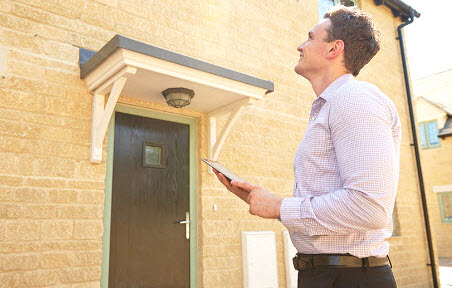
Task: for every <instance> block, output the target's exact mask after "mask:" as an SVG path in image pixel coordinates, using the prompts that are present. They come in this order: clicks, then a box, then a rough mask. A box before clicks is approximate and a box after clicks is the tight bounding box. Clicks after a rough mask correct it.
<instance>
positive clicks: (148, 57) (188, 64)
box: [80, 35, 274, 163]
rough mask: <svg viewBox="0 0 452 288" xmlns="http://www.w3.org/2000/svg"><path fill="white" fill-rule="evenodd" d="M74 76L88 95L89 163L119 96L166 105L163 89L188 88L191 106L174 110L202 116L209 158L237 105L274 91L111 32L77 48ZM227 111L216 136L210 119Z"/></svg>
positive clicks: (270, 86)
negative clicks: (95, 45)
mask: <svg viewBox="0 0 452 288" xmlns="http://www.w3.org/2000/svg"><path fill="white" fill-rule="evenodd" d="M80 78H81V79H84V81H85V82H86V85H87V88H88V90H89V92H90V93H91V94H93V117H92V131H91V162H95V163H98V162H100V161H101V160H102V143H103V140H104V137H105V133H106V130H107V126H108V123H109V121H110V118H111V115H112V113H113V111H114V108H115V106H116V103H117V101H118V98H119V96H120V95H121V94H124V95H127V97H131V98H137V99H142V100H147V101H150V102H154V103H159V104H162V105H167V104H166V101H165V98H164V97H163V96H162V91H164V90H166V89H167V88H177V87H183V88H188V89H191V90H193V91H194V92H195V97H194V98H193V99H192V101H191V104H190V105H189V106H187V108H180V109H190V110H195V111H199V112H203V113H206V114H207V116H208V118H209V133H210V136H209V140H210V145H209V158H211V159H216V158H217V157H218V154H219V151H220V149H221V146H222V143H223V142H224V139H225V138H226V137H227V134H228V133H229V131H230V129H231V127H232V125H233V123H234V121H235V120H236V116H237V115H238V112H239V111H240V109H241V107H243V106H244V105H248V104H250V103H251V102H252V101H254V100H256V99H262V97H263V96H264V95H265V94H266V93H269V92H273V90H274V85H273V82H271V81H266V80H262V79H259V78H256V77H253V76H250V75H246V74H243V73H240V72H236V71H233V70H230V69H226V68H223V67H220V66H216V65H213V64H210V63H207V62H203V61H200V60H197V59H194V58H191V57H188V56H184V55H181V54H178V53H174V52H171V51H168V50H165V49H161V48H158V47H155V46H152V45H149V44H145V43H142V42H139V41H136V40H133V39H129V38H126V37H124V36H121V35H116V36H114V37H113V38H112V39H111V40H110V41H109V42H108V43H107V44H105V46H103V47H102V48H101V49H100V50H99V51H98V52H93V51H89V50H86V49H80ZM106 96H108V101H107V103H106V104H105V99H106ZM229 112H232V113H231V114H230V117H229V119H228V121H227V123H226V125H225V127H223V129H222V131H221V133H220V134H219V135H218V136H219V137H218V139H217V135H216V133H215V132H214V131H216V127H215V123H216V122H215V117H216V116H218V115H222V114H224V113H229Z"/></svg>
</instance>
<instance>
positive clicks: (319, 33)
mask: <svg viewBox="0 0 452 288" xmlns="http://www.w3.org/2000/svg"><path fill="white" fill-rule="evenodd" d="M330 25H331V21H330V19H323V20H322V21H320V22H319V23H318V24H317V25H315V27H314V28H312V30H311V31H310V32H309V33H308V40H306V41H305V42H303V43H302V44H301V45H300V46H298V48H297V50H298V51H299V52H300V59H299V60H298V63H297V65H296V66H295V68H294V69H295V72H296V73H297V74H300V75H301V76H303V77H305V78H309V76H312V75H315V74H316V73H318V72H321V71H322V70H323V69H324V68H325V67H326V66H327V65H328V64H329V62H328V60H327V58H326V56H327V54H328V51H329V50H330V48H331V44H329V43H328V42H327V39H328V32H327V30H328V28H329V27H330Z"/></svg>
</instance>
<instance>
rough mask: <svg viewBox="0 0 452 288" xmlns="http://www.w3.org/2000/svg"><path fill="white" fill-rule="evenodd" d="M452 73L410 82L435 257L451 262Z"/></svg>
mask: <svg viewBox="0 0 452 288" xmlns="http://www.w3.org/2000/svg"><path fill="white" fill-rule="evenodd" d="M451 83H452V70H448V71H444V72H441V73H437V74H434V75H431V76H427V77H424V78H421V79H418V80H416V81H414V82H413V86H414V91H415V95H416V114H417V115H416V116H417V122H418V129H419V137H420V140H421V144H422V148H423V149H422V150H421V156H422V171H423V174H424V178H425V188H426V190H427V195H428V202H429V205H428V208H429V211H430V212H429V214H430V215H431V221H432V228H433V232H434V236H435V242H436V247H437V250H438V257H441V258H452V176H451V171H452V153H451V152H452V137H451V136H452V85H451Z"/></svg>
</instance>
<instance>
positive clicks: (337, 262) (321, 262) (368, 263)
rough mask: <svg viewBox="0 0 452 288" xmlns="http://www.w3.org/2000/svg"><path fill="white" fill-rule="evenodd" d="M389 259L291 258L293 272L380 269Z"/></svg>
mask: <svg viewBox="0 0 452 288" xmlns="http://www.w3.org/2000/svg"><path fill="white" fill-rule="evenodd" d="M390 263H391V262H390V260H389V257H388V256H386V257H384V258H378V257H367V258H358V257H355V256H352V255H349V254H301V253H297V255H296V256H295V257H294V258H293V265H294V267H295V270H298V271H302V270H305V269H306V268H359V267H364V268H367V267H380V266H385V265H388V264H390ZM391 267H392V265H391Z"/></svg>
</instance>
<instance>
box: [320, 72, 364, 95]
mask: <svg viewBox="0 0 452 288" xmlns="http://www.w3.org/2000/svg"><path fill="white" fill-rule="evenodd" d="M354 79H355V77H353V75H352V74H344V75H342V76H341V77H339V78H337V79H336V80H334V81H333V83H331V84H330V85H329V86H328V87H327V88H326V89H325V91H323V92H322V94H320V96H319V97H321V98H323V99H325V100H327V101H328V99H330V98H331V97H332V96H334V94H335V91H336V89H337V88H339V87H340V86H341V85H342V84H344V83H346V82H349V81H352V80H354Z"/></svg>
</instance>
